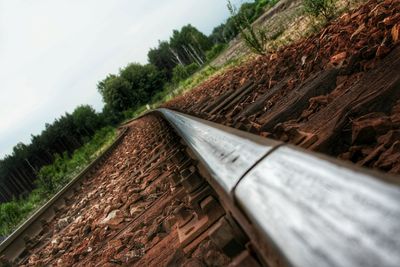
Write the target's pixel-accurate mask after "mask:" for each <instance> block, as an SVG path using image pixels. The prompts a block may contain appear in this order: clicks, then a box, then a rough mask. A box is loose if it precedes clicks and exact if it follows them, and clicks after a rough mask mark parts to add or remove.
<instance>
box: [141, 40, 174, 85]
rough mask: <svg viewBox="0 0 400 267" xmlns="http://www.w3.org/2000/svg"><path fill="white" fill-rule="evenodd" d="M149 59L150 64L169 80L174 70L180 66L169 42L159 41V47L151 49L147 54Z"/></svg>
mask: <svg viewBox="0 0 400 267" xmlns="http://www.w3.org/2000/svg"><path fill="white" fill-rule="evenodd" d="M147 58H148V61H149V63H150V64H152V65H154V66H155V67H156V68H157V69H158V70H159V71H161V72H164V73H165V75H166V77H167V79H171V77H172V70H173V69H174V67H175V66H176V65H178V64H179V62H178V61H177V60H176V58H175V56H174V54H173V53H172V52H171V46H170V45H169V43H168V42H167V41H159V43H158V47H157V48H151V49H150V51H149V52H148V53H147Z"/></svg>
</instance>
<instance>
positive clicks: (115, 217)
mask: <svg viewBox="0 0 400 267" xmlns="http://www.w3.org/2000/svg"><path fill="white" fill-rule="evenodd" d="M123 220H124V216H123V214H122V212H121V211H120V210H113V211H111V212H110V213H109V214H108V215H107V217H106V218H104V220H102V221H101V224H108V225H118V224H120V223H121V222H122V221H123Z"/></svg>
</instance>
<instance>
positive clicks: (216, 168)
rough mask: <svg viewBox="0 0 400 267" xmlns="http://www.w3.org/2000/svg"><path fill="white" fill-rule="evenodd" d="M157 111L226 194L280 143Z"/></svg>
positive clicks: (177, 113)
mask: <svg viewBox="0 0 400 267" xmlns="http://www.w3.org/2000/svg"><path fill="white" fill-rule="evenodd" d="M159 112H161V114H162V115H163V116H164V118H165V119H167V120H168V121H169V122H170V124H171V125H172V126H173V127H174V129H175V130H176V131H177V132H178V134H179V135H180V136H181V137H182V138H183V139H184V141H185V142H186V144H187V145H188V146H189V147H190V148H191V149H192V151H193V152H194V153H195V154H196V157H197V158H198V159H199V160H200V161H201V162H202V163H203V164H204V166H205V167H206V168H207V171H208V172H209V173H210V175H211V176H212V177H213V179H215V181H216V182H217V184H218V185H219V186H220V187H221V188H222V190H223V191H224V192H225V193H226V194H228V195H231V192H232V191H233V189H234V188H235V186H236V184H237V183H238V181H239V180H240V179H241V178H242V177H243V175H244V174H245V173H246V172H247V171H248V170H250V169H251V167H252V166H253V165H254V164H256V163H257V162H258V161H259V160H261V159H262V158H263V157H264V156H265V155H266V154H268V153H269V152H270V151H271V150H272V149H274V148H275V147H277V146H278V145H280V144H281V142H277V141H273V140H268V139H265V138H261V137H259V136H256V135H253V134H249V133H247V132H243V131H239V130H237V129H233V128H229V127H226V126H223V125H220V124H216V123H213V122H209V121H206V120H202V119H199V118H196V117H193V116H189V115H186V114H182V113H179V112H174V111H170V110H167V109H160V110H159Z"/></svg>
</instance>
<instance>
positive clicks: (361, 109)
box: [164, 0, 400, 174]
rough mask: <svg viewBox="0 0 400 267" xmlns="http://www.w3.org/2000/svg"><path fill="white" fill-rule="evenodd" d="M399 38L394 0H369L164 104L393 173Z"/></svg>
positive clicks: (399, 154)
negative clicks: (314, 31)
mask: <svg viewBox="0 0 400 267" xmlns="http://www.w3.org/2000/svg"><path fill="white" fill-rule="evenodd" d="M399 43H400V1H398V0H386V1H376V0H371V1H369V2H368V3H366V4H365V5H363V6H361V7H360V8H358V9H356V10H354V11H352V12H350V13H346V14H344V15H342V16H341V17H340V18H338V19H336V20H335V21H332V22H331V23H330V24H329V25H327V27H326V28H324V29H323V30H321V32H319V33H318V34H315V35H313V36H311V37H309V38H307V39H305V40H302V41H300V42H298V43H295V44H293V45H290V46H287V47H284V48H282V49H281V50H279V51H277V52H275V53H273V54H269V55H267V56H264V57H258V58H257V59H255V60H254V61H251V62H249V63H246V64H245V65H242V66H240V67H236V68H232V69H230V70H228V71H227V72H226V73H224V74H222V75H220V76H217V77H214V78H212V79H210V80H208V81H206V82H205V83H203V84H201V85H200V86H198V87H197V88H195V89H193V90H192V91H190V92H188V93H186V94H184V95H182V96H180V97H177V98H175V99H173V100H171V101H169V102H168V103H166V104H165V105H164V106H165V107H168V108H171V109H175V110H179V111H182V112H186V113H189V114H193V115H195V116H199V117H202V118H205V119H209V120H213V121H216V122H220V123H223V124H225V125H228V126H233V127H236V128H239V129H243V130H246V131H250V132H253V133H256V134H259V135H262V136H267V137H271V138H274V139H278V140H282V141H285V142H289V143H292V144H296V145H299V146H301V147H304V148H307V149H311V150H315V151H319V152H323V153H326V154H329V155H332V156H335V157H338V158H341V159H344V160H350V161H352V162H355V163H357V164H359V165H362V166H367V167H371V168H377V169H380V170H383V171H386V172H390V173H395V174H399V173H400V47H399Z"/></svg>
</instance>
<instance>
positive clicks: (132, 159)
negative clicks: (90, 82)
mask: <svg viewBox="0 0 400 267" xmlns="http://www.w3.org/2000/svg"><path fill="white" fill-rule="evenodd" d="M249 86H251V85H249ZM245 90H246V89H244V91H245ZM239 94H240V93H239ZM235 97H237V96H233V97H232V98H235ZM221 101H222V100H221ZM221 103H222V102H220V105H221ZM212 108H213V109H215V108H218V107H217V106H215V107H212ZM140 137H145V139H143V142H139V141H137V140H139V139H140ZM110 154H113V156H112V157H111V158H108V157H109V155H110ZM101 162H102V164H99V163H101ZM108 170H111V171H108ZM399 204H400V187H399V185H398V184H397V183H396V182H395V179H392V178H391V177H390V176H388V175H385V174H382V173H377V172H373V171H369V170H365V169H361V168H359V167H355V166H353V165H350V164H347V163H344V162H341V161H337V160H334V159H331V158H328V157H325V156H323V155H320V154H316V153H311V152H307V151H305V150H301V149H299V148H296V147H294V146H291V145H287V144H284V143H282V142H276V141H273V140H270V139H266V138H261V137H258V136H255V135H252V134H249V133H246V132H242V131H239V130H236V129H233V128H229V127H226V126H222V125H219V124H216V123H212V122H209V121H204V120H202V119H199V118H195V117H192V116H189V115H185V114H182V113H179V112H174V111H171V110H167V109H159V110H156V111H153V112H150V113H148V114H146V115H145V116H142V117H141V118H140V119H136V120H134V121H131V122H129V123H128V124H126V125H124V126H123V130H122V132H121V134H120V136H119V138H118V139H117V140H116V142H115V143H114V144H113V146H112V147H111V148H110V149H108V150H107V151H106V153H105V154H104V155H103V156H102V157H101V158H100V159H98V160H97V161H96V162H95V163H93V164H91V166H90V167H88V168H87V169H86V170H85V171H84V172H83V173H82V174H81V175H79V176H78V177H77V178H76V179H74V181H72V182H71V183H70V184H69V185H68V186H67V187H66V188H64V189H63V190H62V191H61V192H60V193H59V194H57V195H56V196H55V197H54V198H53V199H52V200H51V201H50V202H49V203H47V204H46V205H45V206H44V207H43V208H42V209H41V210H39V211H38V212H37V213H36V214H35V215H34V216H33V217H31V218H30V219H29V220H28V221H27V222H26V223H25V224H23V225H22V226H21V227H20V228H19V229H17V230H16V231H15V232H14V233H13V234H12V235H11V236H9V237H8V238H7V239H6V240H5V241H4V242H3V243H2V244H1V245H0V254H1V255H3V258H2V259H3V264H4V265H5V264H15V265H26V266H35V265H37V266H38V265H59V266H118V265H125V266H130V265H136V266H155V265H166V266H204V264H205V265H210V264H214V265H229V264H230V266H398V263H399V262H400V254H399V253H398V252H399V251H400V226H399V224H398V222H399V219H400V205H399ZM185 264H186V265H185ZM190 264H192V265H190ZM196 264H197V265H196ZM201 264H203V265H201Z"/></svg>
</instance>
